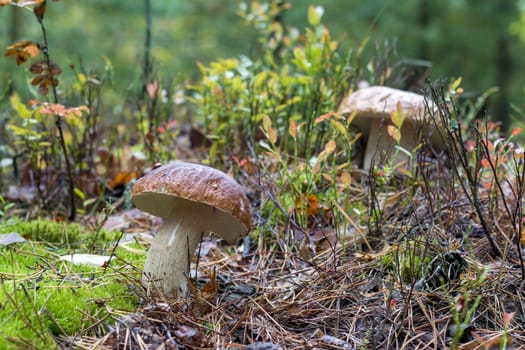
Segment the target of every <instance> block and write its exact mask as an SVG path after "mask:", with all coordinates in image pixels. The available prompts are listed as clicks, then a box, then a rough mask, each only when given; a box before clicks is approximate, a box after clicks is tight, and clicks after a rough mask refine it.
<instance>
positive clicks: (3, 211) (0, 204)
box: [0, 195, 15, 224]
mask: <svg viewBox="0 0 525 350" xmlns="http://www.w3.org/2000/svg"><path fill="white" fill-rule="evenodd" d="M14 206H15V204H14V203H8V202H6V200H5V199H4V197H3V196H2V195H0V223H2V224H8V223H9V222H12V221H13V220H14V219H13V218H11V217H10V216H9V210H10V209H12V208H14Z"/></svg>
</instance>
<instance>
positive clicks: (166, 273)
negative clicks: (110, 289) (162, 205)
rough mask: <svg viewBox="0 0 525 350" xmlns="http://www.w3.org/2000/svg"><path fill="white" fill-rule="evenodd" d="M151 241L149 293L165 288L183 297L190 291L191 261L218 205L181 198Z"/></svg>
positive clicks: (147, 268) (145, 280)
mask: <svg viewBox="0 0 525 350" xmlns="http://www.w3.org/2000/svg"><path fill="white" fill-rule="evenodd" d="M180 203H181V204H180V205H177V206H176V207H175V208H174V209H173V212H172V214H173V215H172V216H171V217H170V218H167V219H166V221H165V222H164V225H163V226H162V227H161V229H160V230H159V232H158V233H157V235H156V236H155V237H154V238H153V241H152V242H151V248H150V250H149V252H148V257H147V258H146V262H145V264H144V272H143V275H142V282H143V284H144V286H145V287H146V288H147V290H148V294H151V293H158V292H162V293H163V294H164V295H165V296H168V297H181V296H184V295H186V293H187V292H188V279H189V277H190V276H189V265H190V262H191V258H192V257H193V254H194V252H195V248H196V247H197V244H198V243H199V241H200V240H201V237H202V236H203V235H205V234H207V233H209V228H208V226H209V224H208V223H209V222H211V221H212V220H213V219H214V216H215V215H216V213H217V209H215V208H213V207H211V206H209V205H206V204H201V203H196V202H192V201H188V200H185V201H181V202H180Z"/></svg>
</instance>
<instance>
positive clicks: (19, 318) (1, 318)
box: [0, 220, 146, 349]
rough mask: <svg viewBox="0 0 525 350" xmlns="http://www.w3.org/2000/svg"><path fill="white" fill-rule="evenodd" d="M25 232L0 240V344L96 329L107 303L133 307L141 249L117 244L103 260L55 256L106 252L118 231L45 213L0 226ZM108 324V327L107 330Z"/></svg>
mask: <svg viewBox="0 0 525 350" xmlns="http://www.w3.org/2000/svg"><path fill="white" fill-rule="evenodd" d="M7 232H17V233H19V234H20V235H21V236H23V237H24V238H26V239H27V241H26V242H24V243H15V244H12V245H9V246H3V247H0V348H1V349H10V348H11V349H28V348H35V349H52V348H56V347H58V343H57V339H59V338H60V337H62V336H70V335H78V336H80V335H97V334H99V333H101V332H102V330H105V329H104V323H105V322H106V321H109V322H111V317H112V314H111V311H112V310H124V311H133V310H134V309H135V308H136V305H137V301H138V300H137V295H136V292H135V291H136V290H137V289H136V288H137V287H138V282H137V281H138V280H140V269H139V268H137V267H136V266H142V262H143V260H144V259H145V255H146V254H145V249H144V248H143V247H142V246H139V245H135V246H134V247H133V248H134V249H133V250H130V249H126V248H123V247H118V248H117V249H116V250H115V251H114V256H113V258H112V259H111V261H110V263H109V265H108V266H107V267H106V268H105V267H103V266H84V265H83V266H77V265H72V264H71V263H70V262H67V261H62V260H60V256H61V255H64V254H70V253H86V252H87V249H88V247H89V248H94V250H95V251H96V254H100V255H108V256H109V255H111V253H112V251H113V245H114V244H115V241H116V239H115V238H116V237H118V234H117V233H109V232H101V233H100V234H99V235H98V236H97V239H96V242H95V244H94V245H93V244H92V243H93V240H92V237H93V232H89V231H88V230H85V229H84V228H83V227H81V226H79V225H65V224H63V223H52V222H49V221H45V220H37V221H35V222H24V223H15V224H13V225H7V226H3V227H0V233H7ZM106 331H107V330H106Z"/></svg>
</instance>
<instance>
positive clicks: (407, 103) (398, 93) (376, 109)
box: [337, 86, 432, 132]
mask: <svg viewBox="0 0 525 350" xmlns="http://www.w3.org/2000/svg"><path fill="white" fill-rule="evenodd" d="M398 103H400V104H401V109H402V111H403V113H404V114H406V119H405V121H406V122H425V121H428V122H430V124H432V121H431V119H430V115H429V114H428V109H427V104H426V103H425V97H424V96H423V95H419V94H416V93H413V92H409V91H403V90H398V89H393V88H390V87H386V86H370V87H366V88H363V89H359V90H356V91H354V92H352V93H351V94H349V95H348V96H347V97H345V99H344V100H343V101H342V102H341V104H340V105H339V108H338V111H337V112H338V113H339V114H344V115H349V114H352V113H354V112H357V115H356V117H355V119H354V121H353V123H354V125H356V126H358V127H360V128H361V130H363V131H365V132H368V130H369V125H370V124H369V123H367V122H366V121H367V120H369V119H376V118H377V119H381V118H384V121H385V123H386V124H388V123H389V122H390V114H391V113H392V112H394V111H396V110H397V104H398ZM428 103H429V106H432V103H431V102H430V101H429V102H428Z"/></svg>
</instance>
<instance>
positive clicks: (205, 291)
mask: <svg viewBox="0 0 525 350" xmlns="http://www.w3.org/2000/svg"><path fill="white" fill-rule="evenodd" d="M218 293H219V285H218V283H217V273H216V272H215V269H213V270H212V271H211V273H210V280H209V281H208V282H207V283H206V284H205V285H204V286H203V287H202V296H203V297H204V298H205V299H207V300H210V299H213V298H215V297H216V296H217V294H218Z"/></svg>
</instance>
